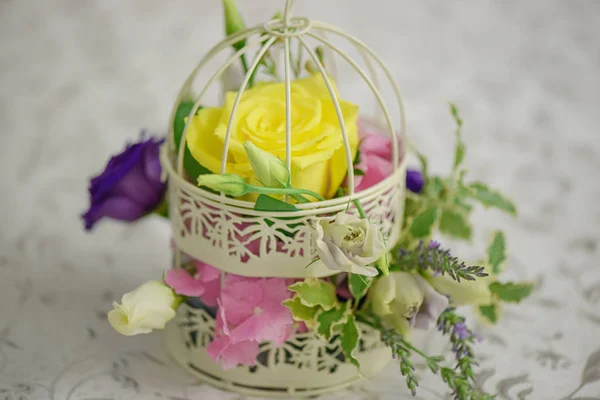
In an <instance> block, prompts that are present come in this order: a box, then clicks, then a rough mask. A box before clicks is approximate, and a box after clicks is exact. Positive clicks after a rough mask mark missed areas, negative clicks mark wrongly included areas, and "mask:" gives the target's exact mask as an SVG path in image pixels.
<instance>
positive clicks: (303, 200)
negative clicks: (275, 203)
mask: <svg viewBox="0 0 600 400" xmlns="http://www.w3.org/2000/svg"><path fill="white" fill-rule="evenodd" d="M290 196H292V198H293V199H294V200H296V201H297V202H298V203H310V200H308V199H307V198H306V197H304V196H302V195H301V194H290Z"/></svg>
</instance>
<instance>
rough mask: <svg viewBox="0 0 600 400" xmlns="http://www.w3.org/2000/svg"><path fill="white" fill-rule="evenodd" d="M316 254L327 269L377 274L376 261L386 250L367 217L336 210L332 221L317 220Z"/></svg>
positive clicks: (380, 236) (360, 273)
mask: <svg viewBox="0 0 600 400" xmlns="http://www.w3.org/2000/svg"><path fill="white" fill-rule="evenodd" d="M316 229H317V239H316V245H317V254H318V255H319V258H320V259H321V261H323V263H324V264H325V265H326V266H327V268H329V269H332V270H336V271H344V272H351V273H353V274H359V275H366V276H376V275H377V269H376V268H374V267H370V266H369V265H371V264H373V263H375V262H377V260H379V259H380V258H381V256H382V255H383V254H384V252H385V251H386V248H385V242H384V240H383V235H382V234H381V231H380V230H379V228H378V227H377V226H375V225H373V224H371V223H370V222H369V221H368V220H367V219H361V218H359V217H357V216H355V215H351V214H348V213H339V214H337V215H336V217H335V220H334V221H333V222H330V221H329V220H327V219H321V220H319V221H317V224H316Z"/></svg>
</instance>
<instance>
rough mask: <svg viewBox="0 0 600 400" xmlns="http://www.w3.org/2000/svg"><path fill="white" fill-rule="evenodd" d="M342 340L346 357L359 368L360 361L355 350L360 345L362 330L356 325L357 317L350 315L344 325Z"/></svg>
mask: <svg viewBox="0 0 600 400" xmlns="http://www.w3.org/2000/svg"><path fill="white" fill-rule="evenodd" d="M340 340H341V346H342V350H343V351H344V355H345V356H346V358H347V359H348V360H349V361H350V362H351V363H352V364H353V365H355V366H356V367H357V368H360V363H359V362H358V360H357V359H356V357H355V356H354V351H355V350H356V348H357V347H358V342H359V340H360V330H359V329H358V327H357V326H356V319H355V318H354V316H350V317H349V318H348V321H346V323H345V324H344V326H343V327H342V332H341V334H340Z"/></svg>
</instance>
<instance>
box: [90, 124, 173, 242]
mask: <svg viewBox="0 0 600 400" xmlns="http://www.w3.org/2000/svg"><path fill="white" fill-rule="evenodd" d="M163 142H164V139H155V138H149V139H146V138H145V135H144V132H142V135H141V139H140V141H139V142H138V143H134V144H128V145H127V147H126V148H125V150H124V151H123V152H122V153H121V154H118V155H116V156H113V157H112V158H111V159H110V161H109V162H108V164H107V165H106V168H105V169H104V171H103V172H102V173H101V174H100V175H98V176H96V177H94V178H92V180H91V182H90V187H89V191H90V208H89V210H88V211H87V212H86V213H85V214H83V215H82V218H83V220H84V221H85V229H86V230H90V229H92V227H93V226H94V225H95V224H96V222H98V220H100V219H102V218H105V217H106V218H112V219H116V220H120V221H128V222H131V221H135V220H137V219H139V218H141V217H143V216H144V215H146V214H148V213H150V212H152V211H153V210H154V209H156V208H157V207H158V206H159V205H160V204H161V202H162V201H163V199H164V195H165V190H166V184H165V183H164V182H162V180H161V174H162V169H161V166H160V160H159V149H160V145H161V144H162V143H163Z"/></svg>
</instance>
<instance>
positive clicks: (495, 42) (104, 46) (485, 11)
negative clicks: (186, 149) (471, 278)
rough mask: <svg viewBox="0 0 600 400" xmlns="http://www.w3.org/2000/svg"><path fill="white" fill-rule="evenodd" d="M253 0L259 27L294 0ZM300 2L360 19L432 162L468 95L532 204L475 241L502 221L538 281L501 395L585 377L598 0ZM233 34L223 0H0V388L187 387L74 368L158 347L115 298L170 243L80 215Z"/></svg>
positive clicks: (473, 120)
mask: <svg viewBox="0 0 600 400" xmlns="http://www.w3.org/2000/svg"><path fill="white" fill-rule="evenodd" d="M238 5H239V7H240V9H241V10H242V12H243V13H244V16H245V18H246V23H247V25H253V24H257V23H259V22H261V21H266V20H268V19H269V18H271V16H272V15H273V14H274V13H275V12H276V11H278V10H281V9H282V8H283V5H284V1H283V0H260V1H256V0H239V1H238ZM294 14H295V15H297V16H308V17H310V18H314V19H319V20H324V21H328V22H330V23H332V24H334V25H338V26H340V27H342V28H343V29H345V30H347V31H350V32H352V33H353V34H355V35H356V36H358V37H360V38H361V39H362V40H363V41H364V42H366V43H367V44H368V45H370V46H371V47H372V48H373V49H374V50H375V51H376V52H377V53H378V54H379V55H380V56H381V57H382V58H383V59H384V60H385V61H386V62H387V64H388V66H389V67H390V69H391V70H392V71H393V73H394V76H395V78H396V80H397V82H398V84H399V85H400V89H401V90H402V93H403V97H404V102H405V108H406V115H407V127H408V130H407V134H408V135H409V136H410V137H411V138H412V139H413V140H414V142H415V143H416V144H417V146H418V147H420V148H421V149H422V150H424V152H425V153H426V154H427V155H428V157H429V158H430V162H431V165H432V169H433V170H434V171H436V172H440V171H447V170H448V168H449V166H450V163H451V159H452V156H453V142H454V124H453V121H452V119H451V117H450V114H449V112H448V106H447V102H448V101H453V102H456V104H457V105H458V106H459V108H460V110H461V113H462V116H463V119H464V121H465V124H464V130H463V133H464V138H465V141H466V143H467V156H466V160H467V166H468V167H469V168H470V170H471V173H470V177H471V178H472V179H481V180H485V181H488V182H490V183H492V184H493V185H494V186H495V187H497V188H498V189H501V190H502V191H504V192H505V193H507V194H509V195H510V196H512V197H513V199H514V200H515V201H516V202H517V204H518V205H519V211H520V217H519V219H518V220H510V219H507V218H505V217H503V216H501V215H500V214H496V213H493V212H490V213H484V212H483V211H482V212H480V213H478V214H477V216H478V218H479V220H478V222H477V225H476V226H477V231H476V235H475V240H474V245H475V247H474V249H475V250H465V251H467V252H471V253H467V254H468V255H472V256H473V257H476V256H479V255H481V253H482V252H483V250H484V246H485V241H486V239H487V235H488V233H489V231H490V230H491V229H493V228H502V229H505V231H506V233H507V236H508V238H509V247H510V249H511V254H512V256H511V260H512V261H511V266H512V268H513V271H512V273H514V274H516V275H518V276H519V277H520V278H522V279H523V278H524V279H533V280H537V281H538V282H540V283H541V286H540V290H539V292H538V295H537V297H535V298H534V299H533V300H531V301H530V303H529V304H530V305H529V306H527V307H529V308H527V307H525V306H524V307H525V308H524V309H523V311H519V312H518V313H517V311H516V309H515V310H512V311H510V310H508V311H507V320H506V322H504V323H503V325H502V327H501V328H498V329H501V330H502V331H503V332H504V338H503V339H500V340H501V341H503V342H504V343H505V347H504V348H503V347H502V346H499V347H493V346H492V347H491V348H487V350H486V351H484V354H485V355H487V356H488V358H490V357H492V356H494V357H495V358H494V360H493V361H491V362H488V364H489V365H491V367H490V368H493V369H494V370H495V371H496V372H497V374H496V376H495V377H492V378H490V380H489V382H491V383H489V385H490V386H489V387H490V388H494V387H495V386H494V385H496V386H497V385H499V382H502V379H510V378H512V379H513V380H512V381H510V382H512V383H510V382H509V383H510V385H509V386H508V388H507V386H506V385H505V386H503V387H504V389H503V390H505V397H500V398H517V397H516V396H517V393H521V392H523V393H525V395H523V396H525V397H519V398H528V399H551V398H555V397H553V396H555V395H556V393H561V394H562V395H563V396H566V395H567V394H568V393H570V392H571V391H573V390H574V389H575V388H576V387H577V386H578V385H579V383H580V378H581V376H582V375H581V374H582V370H583V368H584V367H585V365H586V361H587V362H588V363H589V359H588V356H589V355H590V353H591V352H592V351H593V350H595V349H596V348H600V339H598V338H599V337H600V335H599V334H598V332H600V311H598V310H599V309H600V307H599V305H600V273H598V270H599V269H600V268H598V261H597V260H598V256H599V255H600V250H599V247H600V245H599V241H600V206H598V200H597V199H598V198H599V197H600V140H599V139H600V112H598V111H599V110H600V1H595V0H574V1H568V2H567V1H553V2H548V1H544V0H528V1H516V0H505V1H493V0H480V1H455V2H448V1H441V0H427V1H419V2H416V1H387V0H385V1H384V0H371V1H361V0H327V1H322V0H298V1H297V2H296V5H295V10H294ZM223 32H224V27H223V17H222V8H221V2H220V1H217V0H195V1H191V0H186V1H184V0H176V1H168V2H167V1H164V0H125V1H124V0H103V1H77V0H52V1H47V0H0V135H1V136H0V137H1V138H2V142H1V144H0V193H1V199H2V200H1V204H2V207H0V389H1V388H2V387H3V386H2V384H4V385H5V386H4V387H8V388H12V387H13V386H14V384H16V383H19V382H23V383H25V382H26V383H28V384H31V385H34V384H37V385H38V386H39V387H38V389H35V388H34V389H32V390H33V391H32V392H31V393H30V394H29V396H30V397H29V398H31V399H37V398H44V399H46V398H48V397H44V396H45V394H44V395H42V394H39V393H46V392H48V391H49V392H50V393H53V395H54V396H55V398H56V399H57V400H58V399H60V400H62V399H80V398H81V399H83V398H85V396H84V394H85V393H88V392H89V393H88V394H89V395H90V396H92V395H96V397H103V396H106V397H107V398H112V397H111V396H114V398H121V397H118V396H133V394H136V393H137V394H136V395H137V396H138V397H123V398H140V399H141V398H144V399H145V398H148V399H150V398H160V397H151V395H152V394H151V393H154V392H158V391H160V390H163V389H164V388H165V387H169V388H172V389H173V390H172V393H175V394H177V393H179V394H177V395H178V396H181V398H186V397H184V396H187V394H185V393H184V394H181V393H180V392H177V390H179V389H177V388H179V386H177V388H175V387H174V386H169V385H172V384H171V383H166V382H171V381H170V380H167V379H166V378H165V379H164V381H165V383H164V385H166V386H161V385H163V384H161V383H157V382H159V380H156V379H154V378H152V379H151V378H149V376H154V375H151V374H150V375H148V374H146V375H144V373H140V372H139V371H138V377H137V378H135V379H137V380H138V381H140V380H145V382H146V385H147V386H146V389H144V384H142V383H139V384H138V387H137V389H136V388H133V389H132V387H127V385H125V384H124V383H123V380H122V379H121V381H118V379H117V380H116V378H114V379H112V380H111V378H110V377H107V378H104V377H102V378H98V379H100V380H96V381H86V382H87V383H85V384H84V383H82V384H81V385H79V386H77V385H78V382H80V380H83V375H85V374H83V372H81V371H84V370H85V371H87V370H86V369H85V368H84V367H75V368H72V366H73V365H75V364H76V361H74V360H77V359H78V357H81V356H82V355H84V354H88V353H90V354H92V353H93V354H96V353H103V352H104V353H105V358H106V357H108V358H107V359H106V360H104V361H102V362H106V363H107V364H106V365H107V366H108V367H107V368H108V370H109V371H112V370H111V368H113V369H114V368H115V367H114V362H115V361H114V359H112V358H110V357H111V356H110V355H111V354H117V353H119V352H121V351H122V352H125V351H132V350H131V349H132V348H133V347H134V346H135V348H136V349H138V350H139V351H141V352H147V351H149V350H148V349H154V348H157V350H156V351H157V352H159V351H160V348H159V347H160V337H159V336H154V335H153V336H151V337H148V338H145V339H143V340H141V341H139V342H138V341H137V340H136V341H135V343H133V342H132V341H128V340H127V339H126V338H122V337H116V334H114V333H113V332H112V331H111V330H110V327H109V326H108V324H106V323H105V322H104V320H103V318H104V315H103V312H104V311H106V310H107V309H109V308H110V304H111V301H112V300H114V299H117V295H118V294H120V293H122V292H125V291H128V290H130V289H131V288H133V287H134V286H136V285H137V284H138V283H139V282H140V281H141V280H144V279H149V278H155V277H156V276H157V273H158V271H161V270H163V269H164V268H166V266H167V265H168V261H169V248H168V240H169V227H168V226H167V224H165V223H164V221H160V220H158V219H149V220H147V221H144V222H142V223H140V224H136V225H133V226H123V225H119V224H116V223H115V224H111V223H106V224H101V226H98V228H97V229H96V232H95V234H94V235H93V236H90V235H86V234H84V233H83V232H82V224H81V221H80V219H79V215H80V214H81V212H83V211H84V210H85V209H86V207H87V206H88V200H87V192H86V188H87V185H88V179H89V177H90V176H92V175H94V174H96V173H98V172H100V170H101V169H102V167H103V166H104V164H105V162H106V160H107V159H108V156H109V155H110V154H114V153H117V152H119V151H120V150H121V149H122V148H123V146H124V143H125V142H126V141H127V140H134V139H136V138H137V137H138V135H139V131H140V129H141V128H149V129H151V130H153V131H155V132H157V133H160V134H162V133H164V132H166V129H167V123H168V116H169V113H170V111H171V107H172V106H173V102H174V100H175V96H176V95H177V92H178V90H179V88H180V86H181V84H182V83H183V81H184V79H185V78H186V77H187V75H188V74H189V73H190V71H191V70H192V68H194V67H195V65H196V63H197V62H198V61H199V60H200V59H201V57H202V56H203V55H204V53H205V52H206V51H207V50H208V49H209V48H210V47H211V46H212V45H213V44H214V43H216V42H217V41H219V40H221V39H222V37H223ZM339 73H340V74H339V82H340V86H341V90H342V91H343V92H344V93H345V97H346V98H351V97H352V96H354V98H357V99H362V100H360V101H362V102H366V103H367V105H370V106H373V104H374V99H368V98H363V97H362V92H361V90H362V89H360V88H358V87H357V85H356V84H357V82H358V80H359V77H358V76H357V75H355V74H354V73H353V72H352V71H351V70H350V68H347V67H341V65H340V67H339ZM361 105H363V103H361ZM586 293H587V294H586ZM588 294H589V295H588ZM543 304H545V306H544V305H543ZM511 313H512V319H511ZM525 321H527V322H525ZM557 321H560V323H557ZM508 332H511V333H508ZM495 334H496V335H497V336H499V337H500V336H502V335H500V333H499V332H496V333H494V332H492V333H491V337H492V344H493V337H494V335H495ZM557 335H558V336H557ZM7 343H10V344H12V345H8V344H7ZM115 349H117V350H115ZM507 349H510V350H509V351H508V350H507ZM136 351H137V350H136ZM501 351H502V352H504V353H506V354H505V355H504V356H496V354H497V353H499V352H501ZM548 352H550V353H548ZM538 353H539V354H538ZM119 354H121V353H119ZM540 354H542V355H540ZM543 354H546V355H545V356H543ZM548 354H551V356H548ZM115 357H116V356H115ZM153 357H154V356H153ZM540 357H542V358H541V359H540ZM544 357H546V358H544ZM548 357H550V358H548ZM552 357H554V358H552ZM517 359H518V360H520V361H519V363H516V362H515V360H517ZM598 359H599V360H600V356H598ZM107 360H108V361H107ZM540 360H541V361H540ZM544 360H546V361H544ZM552 360H554V361H556V363H554V364H553V361H552ZM557 360H558V361H557ZM542 361H544V362H542ZM592 361H593V360H592ZM161 362H162V361H161ZM595 362H596V363H600V361H595ZM74 363H75V364H74ZM111 363H112V364H111ZM98 365H102V368H104V365H105V364H93V363H92V364H90V366H88V367H89V371H91V372H89V374H88V375H90V376H91V375H93V374H92V372H94V371H96V369H95V368H100V367H98ZM110 365H112V367H110ZM592 365H594V364H592ZM69 366H71V367H69ZM69 368H72V369H69ZM123 368H124V367H123ZM598 368H600V366H598ZM76 370H79V372H74V371H76ZM102 371H105V369H99V370H98V371H96V372H97V374H98V376H103V375H102V374H101V372H102ZM139 374H141V376H142V378H140V377H139ZM88 375H85V376H86V377H87V376H88ZM109 375H110V374H109ZM134 375H135V374H133V373H132V374H130V375H127V376H129V377H130V378H131V379H134V378H133V376H134ZM159 375H160V374H159ZM107 376H108V375H107ZM117 376H120V375H118V374H117ZM156 376H158V375H156ZM160 376H162V375H160ZM515 377H516V378H515ZM80 378H81V379H80ZM102 379H105V381H106V382H105V381H104V380H102ZM123 379H124V378H123ZM135 379H134V380H135ZM382 379H384V380H383V381H382V384H380V385H379V386H378V387H375V388H373V390H375V391H377V390H379V393H384V394H385V393H388V392H389V393H391V392H390V391H392V390H393V389H391V385H392V383H387V382H388V381H389V382H396V383H397V384H400V380H401V379H400V377H399V375H398V374H397V371H395V369H394V371H391V372H390V373H389V374H387V375H386V377H384V378H382ZM386 379H387V380H386ZM515 379H516V380H515ZM519 379H520V380H519ZM598 379H600V377H599V378H598ZM90 382H91V383H90ZM98 382H100V383H98ZM102 382H105V383H102ZM115 382H117V383H115ZM536 383H537V385H536ZM590 384H591V385H592V386H589V385H590ZM590 384H586V385H587V386H586V389H585V390H587V391H588V392H587V393H589V394H590V395H591V394H597V393H600V387H599V386H598V385H597V382H596V386H593V382H592V383H590ZM11 385H12V386H11ZM61 385H63V386H61ZM86 385H87V386H86ZM94 385H96V386H94ZM511 385H512V386H511ZM543 385H545V386H543ZM400 386H402V385H400ZM94 387H104V388H105V389H103V390H105V391H106V393H101V394H102V396H98V395H97V394H98V390H100V389H97V390H96V389H93V388H94ZM123 387H125V388H123ZM148 387H152V388H153V389H147V388H148ZM44 388H46V389H44ZM388 388H389V389H388ZM530 389H531V390H530ZM534 389H535V391H534ZM596 389H597V391H596ZM7 390H8V389H7ZM10 390H14V391H15V393H16V389H10ZM36 390H37V391H36ZM61 390H62V392H61ZM82 390H83V391H84V392H85V393H84V392H82ZM86 390H87V392H86ZM128 390H129V391H131V390H133V392H128ZM144 390H146V392H144ZM169 390H171V389H169ZM197 390H208V391H210V389H197ZM153 391H154V392H153ZM108 392H110V393H108ZM0 393H1V392H0ZM69 393H70V394H69ZM82 393H83V394H82ZM115 393H116V394H115ZM123 393H125V394H123ZM127 393H129V394H127ZM132 393H133V394H132ZM144 393H146V394H144ZM161 393H163V392H161ZM169 393H171V392H169ZM186 393H187V392H186ZM202 393H204V392H202ZM206 393H209V392H206ZM357 393H358V392H357ZM531 393H533V395H531ZM581 393H584V391H582V392H581ZM163 394H164V393H163ZM175 394H172V395H173V396H175ZM209 394H210V395H214V396H217V397H214V398H229V397H220V396H221V394H219V393H217V392H212V391H210V393H209ZM38 395H39V396H41V397H37V396H38ZM86 395H87V394H86ZM207 395H208V394H207ZM529 395H531V396H530V397H526V396H529ZM61 396H63V397H61ZM69 396H70V397H69ZM144 396H146V397H144ZM165 396H166V395H165ZM223 396H225V395H223ZM348 396H349V395H348ZM357 396H359V395H358V394H357ZM361 396H362V395H361ZM390 396H391V395H390ZM424 396H425V394H424ZM431 396H433V395H431ZM503 396H504V395H503ZM384 397H385V396H384ZM90 398H92V397H90ZM173 398H175V397H173ZM231 398H234V397H231ZM340 398H349V397H340ZM358 398H362V397H358ZM365 398H366V397H365ZM389 398H392V397H389ZM394 398H398V397H394ZM423 398H429V397H423ZM431 398H437V397H431ZM556 398H558V397H556Z"/></svg>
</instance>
